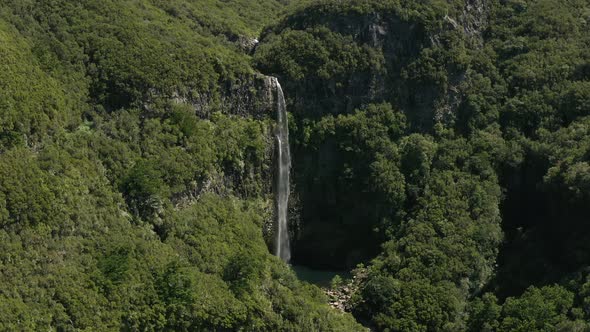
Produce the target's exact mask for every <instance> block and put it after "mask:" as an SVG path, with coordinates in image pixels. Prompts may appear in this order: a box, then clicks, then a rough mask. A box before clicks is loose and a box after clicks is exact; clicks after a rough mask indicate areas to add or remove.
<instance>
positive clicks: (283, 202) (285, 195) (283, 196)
mask: <svg viewBox="0 0 590 332" xmlns="http://www.w3.org/2000/svg"><path fill="white" fill-rule="evenodd" d="M270 80H271V88H272V89H273V91H274V92H275V96H276V106H277V127H276V131H275V135H276V142H277V166H278V167H277V171H276V174H277V176H276V194H275V197H276V211H277V227H276V243H275V246H276V249H275V254H276V255H277V256H278V257H280V258H281V259H282V260H283V261H285V262H289V260H290V259H291V245H290V243H289V229H288V218H287V207H288V205H289V193H290V187H289V173H290V171H291V152H290V151H289V123H288V119H287V107H286V105H285V96H284V95H283V89H282V88H281V85H280V84H279V81H278V80H277V79H276V78H275V77H271V78H270Z"/></svg>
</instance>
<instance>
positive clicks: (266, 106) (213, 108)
mask: <svg viewBox="0 0 590 332" xmlns="http://www.w3.org/2000/svg"><path fill="white" fill-rule="evenodd" d="M271 90H272V87H271V82H270V81H269V79H268V77H267V76H265V75H262V74H252V75H248V76H243V77H241V78H238V79H236V80H234V81H231V82H223V83H221V84H220V87H219V89H217V90H215V91H213V92H209V93H204V94H199V93H195V92H192V91H189V92H187V93H179V92H177V93H175V94H174V95H173V96H172V98H173V100H174V102H176V103H180V104H188V105H191V106H192V107H193V108H194V110H195V112H196V113H197V115H198V116H199V117H201V118H208V117H209V116H211V114H212V113H213V112H217V111H221V112H222V113H225V114H232V115H237V116H241V117H252V118H255V119H258V120H261V119H265V118H268V117H273V116H274V112H275V111H276V110H275V109H274V107H273V105H272V100H273V97H272V95H271V93H270V92H269V91H271Z"/></svg>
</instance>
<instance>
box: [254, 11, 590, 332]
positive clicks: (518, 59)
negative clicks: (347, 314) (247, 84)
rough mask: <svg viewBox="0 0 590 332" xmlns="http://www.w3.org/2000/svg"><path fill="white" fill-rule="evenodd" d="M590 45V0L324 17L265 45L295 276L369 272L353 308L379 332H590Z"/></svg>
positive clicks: (271, 36) (299, 21) (270, 34)
mask: <svg viewBox="0 0 590 332" xmlns="http://www.w3.org/2000/svg"><path fill="white" fill-rule="evenodd" d="M588 31H590V2H588V1H586V0H574V1H554V0H524V1H523V0H503V1H477V0H474V1H451V0H448V1H435V0H432V1H404V0H399V1H393V0H392V1H377V0H375V1H321V2H309V3H308V4H307V5H303V6H300V7H299V8H298V9H297V10H295V11H294V12H293V13H291V14H290V15H289V16H288V17H287V18H285V19H284V20H282V21H281V22H279V23H277V24H275V25H272V26H271V27H270V28H268V29H265V31H264V33H263V37H262V38H261V45H260V46H259V47H258V49H257V51H256V54H255V57H254V62H255V64H256V66H257V68H259V69H260V70H261V71H262V72H264V73H267V74H272V75H276V76H278V77H279V78H280V80H281V82H282V83H283V85H284V87H285V91H286V93H287V96H288V99H289V104H290V105H289V106H290V110H291V112H292V113H293V120H294V124H293V125H292V129H293V130H292V133H291V134H292V142H293V150H294V153H293V155H294V157H295V162H294V173H295V179H296V180H295V184H294V185H295V187H296V188H297V190H296V191H295V192H294V195H296V196H297V202H298V204H299V206H297V208H298V211H299V212H298V214H297V215H294V216H293V220H292V223H293V224H294V226H293V229H295V233H296V234H295V238H296V239H295V240H294V243H293V246H294V252H293V257H294V260H295V262H296V263H297V264H307V265H311V266H316V267H318V268H332V269H335V268H348V269H350V268H352V267H354V266H355V265H356V264H358V263H364V264H365V265H366V267H364V268H361V269H360V270H357V275H358V277H359V278H362V281H361V282H360V285H359V286H358V287H359V290H358V291H357V292H356V293H355V294H354V295H353V298H352V300H351V301H349V304H348V305H349V307H350V310H351V311H352V312H353V314H354V315H355V317H356V318H357V319H358V320H359V321H361V322H363V323H364V324H366V325H368V326H371V327H373V328H374V329H375V330H378V331H384V330H390V331H465V330H468V331H586V330H589V329H590V325H589V323H588V322H590V310H589V307H588V304H589V303H590V297H589V296H590V293H589V292H588V290H589V289H590V288H589V287H590V279H589V278H588V274H589V267H590V254H589V253H590V250H589V249H590V247H589V246H588V243H589V241H588V240H589V239H590V227H589V226H588V220H589V218H590V204H589V203H590V201H589V199H590V187H589V186H588V184H589V182H588V180H589V179H590V164H589V161H590V145H589V144H588V142H589V139H590V136H588V133H589V130H590V127H589V124H590V122H589V119H590V118H588V116H590V108H588V105H590V33H589V32H588ZM375 256H376V258H374V257H375ZM367 262H369V263H368V264H367Z"/></svg>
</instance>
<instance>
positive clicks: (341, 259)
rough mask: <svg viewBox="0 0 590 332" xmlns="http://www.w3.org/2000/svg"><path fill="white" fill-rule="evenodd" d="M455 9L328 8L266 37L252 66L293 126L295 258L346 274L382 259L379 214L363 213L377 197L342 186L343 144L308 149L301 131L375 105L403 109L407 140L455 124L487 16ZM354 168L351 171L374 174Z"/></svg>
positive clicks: (468, 6) (314, 8)
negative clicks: (273, 81) (267, 77)
mask: <svg viewBox="0 0 590 332" xmlns="http://www.w3.org/2000/svg"><path fill="white" fill-rule="evenodd" d="M459 3H460V5H458V6H456V8H453V10H451V9H446V10H440V11H439V12H434V11H432V9H431V8H430V9H428V10H426V9H424V10H423V12H419V11H412V10H409V9H407V8H400V7H396V6H390V5H384V4H380V3H377V2H375V3H374V4H371V5H368V6H367V7H363V6H359V7H354V6H350V7H347V6H346V5H342V6H338V5H334V4H330V3H329V2H324V3H320V4H317V5H310V6H308V7H306V8H304V9H302V10H300V11H297V12H295V13H293V14H292V15H290V16H288V17H287V18H286V19H285V20H284V21H283V22H281V23H280V24H278V25H277V26H275V27H272V28H270V29H268V30H267V31H266V32H265V33H264V34H263V37H262V38H261V43H260V45H259V46H258V47H257V49H256V53H255V55H254V59H255V62H256V63H257V65H258V68H259V69H260V70H261V71H262V72H264V73H268V74H272V75H276V76H278V77H279V78H280V79H281V83H282V84H283V86H284V88H285V93H286V97H287V99H288V102H289V111H290V112H292V113H293V116H294V119H295V123H296V124H295V126H294V127H296V128H295V130H294V131H293V136H294V139H293V141H294V147H293V148H294V166H293V167H294V169H293V171H294V179H295V180H294V185H295V191H294V193H293V195H294V202H299V203H293V204H292V205H293V206H292V210H293V211H296V212H297V215H295V214H293V218H292V229H293V230H295V233H297V234H296V236H295V239H296V240H295V243H294V246H295V249H294V255H295V256H294V258H295V260H299V261H305V262H308V263H309V264H311V265H314V266H316V267H330V268H342V267H352V266H354V265H355V264H356V263H358V262H360V261H363V260H366V259H367V258H369V257H372V256H374V255H375V254H376V253H377V252H378V246H379V243H380V242H381V241H382V239H383V237H382V235H379V234H378V232H377V233H375V232H374V230H373V229H374V228H375V227H378V226H377V225H379V224H380V223H381V222H382V221H380V220H379V219H382V218H383V213H384V212H383V211H367V206H372V205H374V204H377V203H375V201H374V200H376V198H375V196H374V194H373V193H366V194H362V193H361V192H362V191H363V190H364V189H363V186H365V185H366V183H365V184H361V183H355V184H344V183H341V182H342V181H345V180H343V179H345V178H346V177H345V176H343V173H342V172H346V170H345V168H346V167H352V166H350V165H349V156H347V154H349V152H346V151H344V150H342V148H341V146H342V144H343V143H342V142H341V141H340V140H342V138H330V137H327V138H326V139H322V140H316V141H314V140H313V139H311V141H310V132H309V131H306V130H307V129H302V128H305V127H306V126H308V125H309V123H313V122H315V121H319V120H320V119H322V118H325V117H329V116H334V117H337V116H339V115H352V114H354V113H355V110H357V109H359V108H365V107H367V105H370V104H380V103H389V104H391V105H392V106H393V108H394V109H395V110H396V111H401V113H403V115H404V117H405V119H406V121H407V122H406V123H405V124H407V126H408V130H409V131H412V132H425V133H431V132H433V131H434V125H435V124H436V123H442V124H444V125H445V126H453V124H454V123H455V121H456V119H457V114H458V110H459V109H460V108H461V107H462V103H463V102H464V96H465V95H466V92H465V90H466V89H467V88H468V86H469V84H468V83H467V81H468V79H469V78H468V75H469V74H468V71H469V65H468V60H467V59H466V58H467V57H468V53H469V51H470V49H476V48H479V47H481V46H482V44H483V39H482V32H483V31H484V30H485V29H486V24H487V22H488V15H489V8H487V6H488V4H487V2H486V1H485V0H472V1H468V2H462V1H461V2H459ZM405 124H404V125H405ZM351 130H355V129H351ZM311 135H313V134H311ZM365 162H366V163H369V162H370V160H366V161H365ZM359 167H361V169H354V167H353V169H354V172H356V173H358V172H364V173H367V172H370V170H368V169H362V166H360V165H359ZM356 173H355V174H356ZM297 204H300V206H294V205H297ZM377 210H378V209H377ZM394 210H395V209H394ZM393 213H394V214H395V211H394V212H393ZM359 220H363V222H362V223H361V222H359Z"/></svg>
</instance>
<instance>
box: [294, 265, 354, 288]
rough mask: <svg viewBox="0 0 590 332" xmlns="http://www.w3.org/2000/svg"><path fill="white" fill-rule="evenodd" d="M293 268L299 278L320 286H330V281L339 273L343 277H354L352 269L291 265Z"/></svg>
mask: <svg viewBox="0 0 590 332" xmlns="http://www.w3.org/2000/svg"><path fill="white" fill-rule="evenodd" d="M291 268H292V269H293V271H295V274H296V275H297V278H299V280H302V281H306V282H309V283H310V284H314V285H316V286H319V287H330V282H331V281H332V279H333V278H334V277H335V276H337V275H339V276H340V277H342V279H351V278H352V273H350V271H327V270H314V269H311V268H309V267H307V266H303V265H291Z"/></svg>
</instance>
